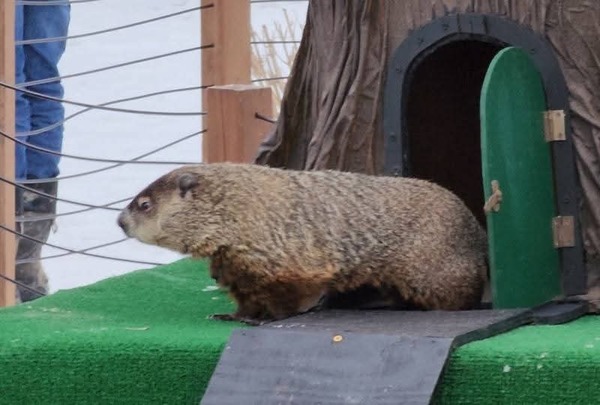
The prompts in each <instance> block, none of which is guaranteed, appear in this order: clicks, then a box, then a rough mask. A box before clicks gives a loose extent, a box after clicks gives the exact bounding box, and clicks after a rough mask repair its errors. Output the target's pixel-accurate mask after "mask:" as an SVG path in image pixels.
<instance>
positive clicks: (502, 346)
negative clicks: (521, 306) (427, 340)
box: [436, 315, 600, 405]
mask: <svg viewBox="0 0 600 405" xmlns="http://www.w3.org/2000/svg"><path fill="white" fill-rule="evenodd" d="M436 399H437V401H436V402H437V403H444V404H519V405H520V404H544V405H549V404H568V405H573V404H586V405H591V404H600V316H591V315H590V316H585V317H583V318H580V319H578V320H576V321H573V322H570V323H568V324H563V325H552V326H549V325H548V326H539V325H538V326H523V327H521V328H518V329H515V330H513V331H510V332H508V333H505V334H502V335H499V336H496V337H493V338H489V339H485V340H480V341H477V342H473V343H470V344H468V345H465V346H463V347H461V348H459V349H458V350H457V351H456V352H455V353H454V354H453V356H452V358H451V359H450V364H449V367H448V369H447V370H446V373H445V374H444V377H443V378H442V381H441V386H440V392H439V395H438V396H437V397H436Z"/></svg>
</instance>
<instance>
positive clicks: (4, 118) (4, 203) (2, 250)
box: [0, 0, 16, 307]
mask: <svg viewBox="0 0 600 405" xmlns="http://www.w3.org/2000/svg"><path fill="white" fill-rule="evenodd" d="M0 81H2V82H4V83H9V84H11V85H14V83H15V1H14V0H2V1H0ZM0 130H1V131H2V132H3V133H5V134H10V135H14V134H15V93H14V91H13V90H11V89H7V88H5V87H0ZM0 176H1V177H3V178H5V179H11V180H12V179H14V178H15V143H14V142H12V141H11V140H8V139H6V138H4V137H0ZM0 224H2V225H3V226H5V227H7V228H10V229H14V228H15V226H14V225H15V189H14V186H12V185H11V184H8V183H6V182H0ZM15 255H16V239H15V235H14V234H12V233H10V232H8V231H6V230H2V229H0V274H2V275H3V276H5V277H8V278H11V279H13V280H14V278H15ZM14 303H15V285H14V284H13V283H10V282H8V281H6V280H4V279H0V307H5V306H9V305H14Z"/></svg>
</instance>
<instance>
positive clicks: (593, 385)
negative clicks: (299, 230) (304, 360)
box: [0, 259, 600, 405]
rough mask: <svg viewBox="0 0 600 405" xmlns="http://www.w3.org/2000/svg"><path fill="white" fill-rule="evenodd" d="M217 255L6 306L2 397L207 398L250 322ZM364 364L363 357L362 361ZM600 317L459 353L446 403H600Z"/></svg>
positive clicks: (526, 330) (447, 382)
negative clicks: (211, 265) (213, 260)
mask: <svg viewBox="0 0 600 405" xmlns="http://www.w3.org/2000/svg"><path fill="white" fill-rule="evenodd" d="M233 309H234V306H233V304H232V303H231V301H230V299H229V298H228V297H227V296H226V295H225V294H224V293H223V292H221V291H220V290H217V289H216V287H215V284H214V282H213V281H212V279H210V277H209V276H208V271H207V264H206V262H198V261H192V260H190V259H185V260H181V261H178V262H175V263H173V264H171V265H167V266H161V267H156V268H153V269H148V270H140V271H137V272H133V273H130V274H126V275H124V276H119V277H114V278H111V279H108V280H104V281H101V282H98V283H96V284H93V285H91V286H87V287H82V288H77V289H73V290H68V291H61V292H58V293H56V294H53V295H51V296H49V297H45V298H40V299H38V300H36V301H33V302H31V303H25V304H22V305H19V306H16V307H13V308H5V309H1V310H0V404H11V405H13V404H26V405H28V404H32V405H37V404H58V405H62V404H198V403H199V401H200V399H201V397H202V394H203V393H204V390H205V388H206V386H207V384H208V381H209V379H210V376H211V374H212V372H213V370H214V367H215V365H216V363H217V361H218V359H219V356H220V354H221V351H222V350H223V347H224V345H225V343H226V342H227V340H228V338H229V335H230V333H231V331H232V330H233V329H234V328H240V327H246V326H245V325H241V324H239V323H231V322H222V321H216V320H210V319H207V315H209V314H212V313H216V312H229V311H231V310H233ZM357 367H360V364H357ZM599 392H600V317H597V316H586V317H584V318H581V319H579V320H577V321H574V322H571V323H569V324H566V325H558V326H525V327H521V328H519V329H517V330H514V331H511V332H508V333H506V334H503V335H500V336H497V337H494V338H490V339H486V340H483V341H478V342H473V343H470V344H468V345H465V346H463V347H461V348H459V349H457V350H456V351H455V353H454V354H453V355H452V358H451V359H450V361H449V365H448V368H447V370H446V372H445V374H444V376H443V378H442V381H441V385H440V387H439V392H438V394H437V396H436V401H435V402H436V403H442V404H595V403H600V399H599V398H600V396H599V394H598V393H599Z"/></svg>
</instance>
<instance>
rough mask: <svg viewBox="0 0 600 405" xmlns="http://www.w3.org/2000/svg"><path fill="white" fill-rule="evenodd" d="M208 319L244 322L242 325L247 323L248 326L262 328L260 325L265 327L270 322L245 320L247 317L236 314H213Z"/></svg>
mask: <svg viewBox="0 0 600 405" xmlns="http://www.w3.org/2000/svg"><path fill="white" fill-rule="evenodd" d="M208 318H209V319H217V320H219V321H236V322H242V323H245V324H247V325H252V326H260V325H264V324H265V323H267V322H269V321H266V320H260V319H253V318H245V317H242V316H239V315H236V314H213V315H209V316H208Z"/></svg>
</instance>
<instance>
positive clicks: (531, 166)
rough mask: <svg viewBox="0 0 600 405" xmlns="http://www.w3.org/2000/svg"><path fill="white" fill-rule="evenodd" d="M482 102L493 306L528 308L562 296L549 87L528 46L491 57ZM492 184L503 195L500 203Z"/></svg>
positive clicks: (482, 137) (483, 151)
mask: <svg viewBox="0 0 600 405" xmlns="http://www.w3.org/2000/svg"><path fill="white" fill-rule="evenodd" d="M480 103H481V104H480V108H481V110H480V114H481V154H482V155H481V157H482V166H483V183H484V184H483V188H484V193H485V196H484V197H485V199H486V201H489V203H490V204H489V205H488V208H491V210H489V212H488V213H487V230H488V241H489V255H490V257H489V264H490V275H491V282H492V302H493V306H494V308H519V307H531V306H534V305H538V304H541V303H543V302H545V301H548V300H550V299H552V298H553V297H555V296H556V295H557V294H559V292H560V279H559V257H558V252H557V251H556V249H555V248H554V245H553V234H552V218H553V216H554V215H555V213H554V186H553V177H552V163H551V155H550V153H551V151H550V145H549V144H548V143H546V141H545V139H544V129H543V115H542V112H543V111H544V110H545V109H546V103H545V97H544V90H543V86H542V81H541V78H540V75H539V73H538V71H537V69H536V68H535V66H534V65H533V62H532V61H531V59H530V58H529V56H528V55H527V54H526V53H525V52H524V51H522V50H521V49H519V48H514V47H511V48H505V49H503V50H502V51H500V52H499V53H498V54H497V55H496V56H495V57H494V59H493V60H492V62H491V64H490V66H489V68H488V71H487V74H486V76H485V80H484V82H483V88H482V92H481V100H480ZM492 182H494V183H495V185H497V187H492ZM492 188H494V189H497V191H496V193H495V195H496V196H497V195H498V192H500V193H501V201H500V202H499V204H494V198H495V197H492V194H494V193H493V191H492ZM490 197H492V199H491V200H488V199H490Z"/></svg>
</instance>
